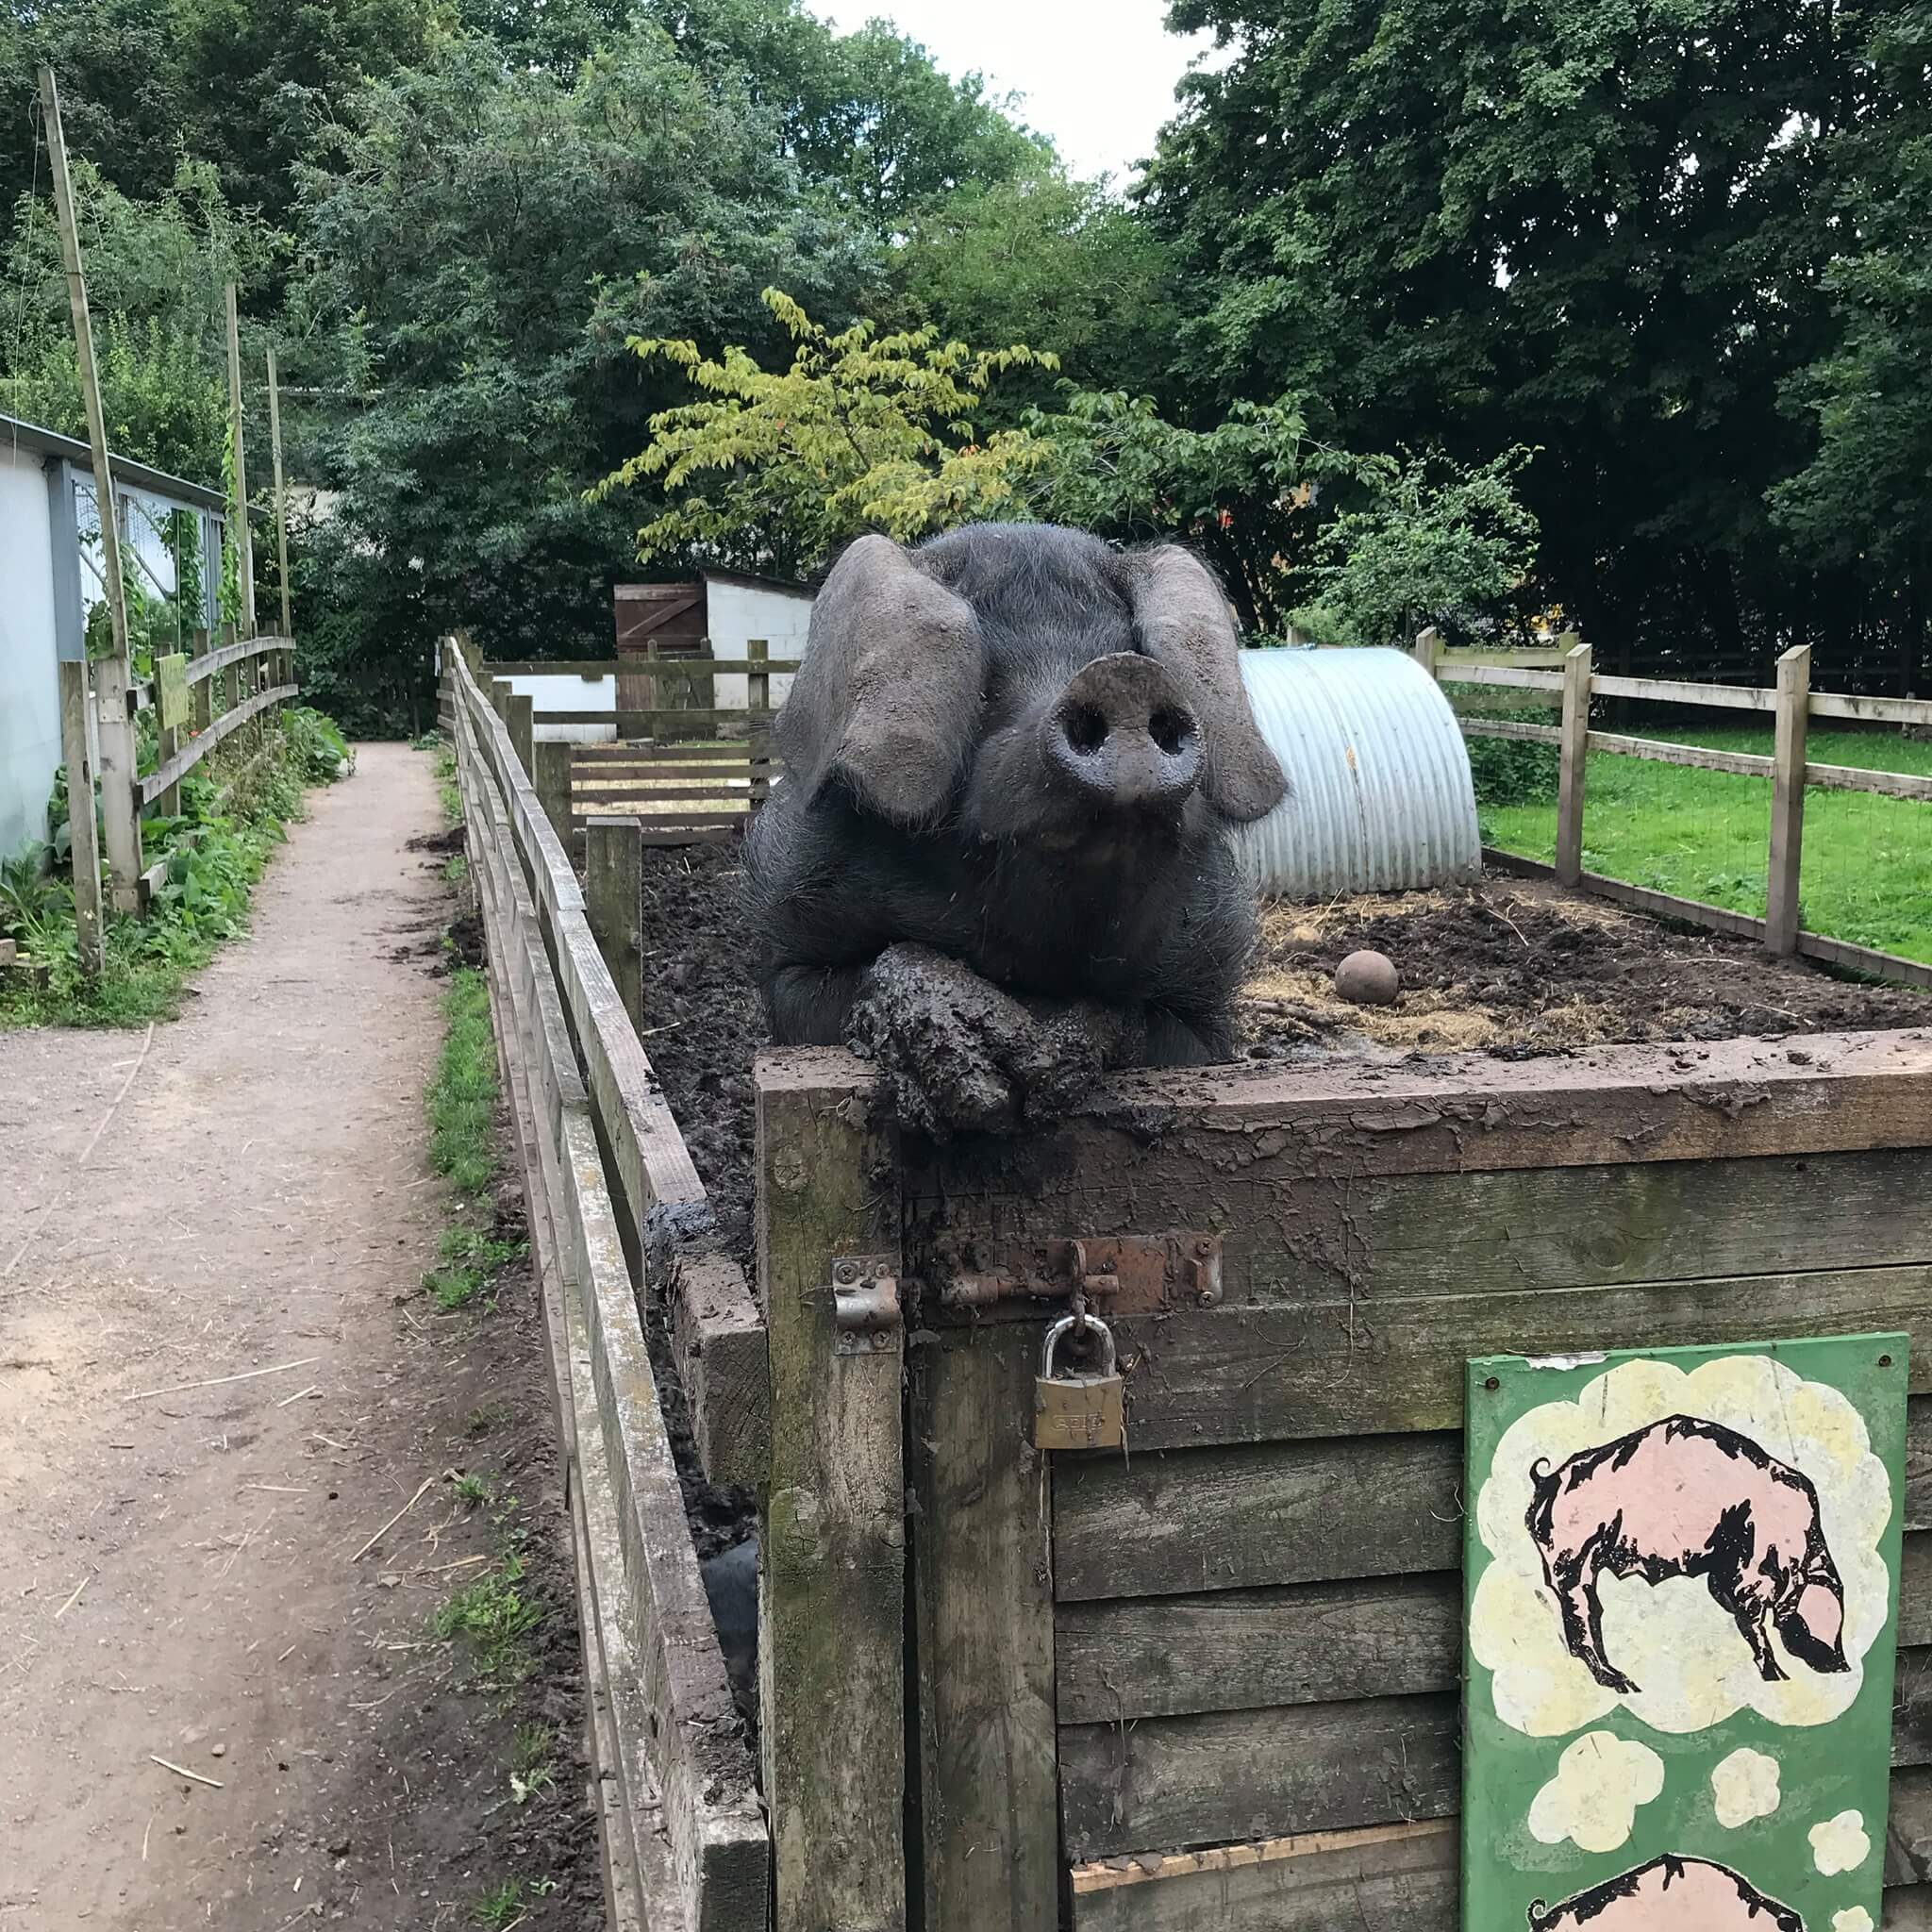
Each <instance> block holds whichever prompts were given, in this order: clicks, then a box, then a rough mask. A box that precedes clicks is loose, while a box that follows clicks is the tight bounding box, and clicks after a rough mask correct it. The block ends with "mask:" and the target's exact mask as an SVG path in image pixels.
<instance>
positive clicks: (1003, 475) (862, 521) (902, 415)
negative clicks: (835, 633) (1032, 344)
mask: <svg viewBox="0 0 1932 1932" xmlns="http://www.w3.org/2000/svg"><path fill="white" fill-rule="evenodd" d="M764 299H765V302H766V305H767V306H768V307H769V308H770V309H771V311H772V313H773V314H774V316H776V317H777V319H778V321H779V322H780V323H781V324H782V325H783V326H784V328H785V330H786V332H787V333H788V334H789V335H790V337H791V341H792V343H793V345H794V346H793V352H792V356H791V364H790V366H789V367H788V368H786V369H783V370H770V371H768V370H766V369H763V368H761V367H760V366H759V364H758V360H757V358H755V357H754V356H753V354H752V353H751V352H750V351H749V350H747V349H745V348H743V347H741V346H733V347H730V348H727V349H726V350H725V351H724V354H723V356H722V357H721V358H718V359H716V360H712V359H709V358H705V357H703V356H702V355H700V354H699V351H698V347H697V344H696V343H695V342H692V341H656V340H642V339H640V340H636V341H633V342H632V344H631V347H632V348H633V349H634V350H635V351H636V353H637V354H638V355H639V356H640V357H641V358H643V359H644V360H645V361H646V362H651V361H663V362H667V363H669V364H671V365H672V366H673V367H675V368H677V369H681V370H683V371H684V372H685V374H686V375H688V376H689V377H690V379H691V382H692V383H693V384H694V385H695V386H696V387H697V388H699V389H701V390H704V391H707V392H708V395H709V397H710V398H712V400H708V401H704V402H695V403H685V404H683V405H681V406H679V407H677V408H671V409H665V410H662V411H660V412H659V413H658V414H657V415H656V416H654V417H652V419H651V424H650V430H651V440H650V441H649V443H648V444H646V446H645V447H644V449H643V450H642V451H641V452H640V453H639V454H638V455H636V456H634V457H632V458H630V459H629V460H628V461H627V462H625V463H624V464H623V465H622V466H621V467H619V468H618V469H617V470H615V471H614V472H612V474H611V475H608V476H607V477H606V478H605V479H604V482H603V483H602V484H601V485H599V486H598V489H597V490H596V491H594V492H593V494H595V495H596V496H597V497H598V498H600V499H608V497H610V496H611V495H612V494H613V493H614V492H615V491H619V490H622V489H625V488H627V487H628V486H630V485H632V484H635V483H639V482H643V481H647V480H648V481H652V482H656V483H657V484H658V486H659V487H660V488H661V489H662V490H663V491H664V492H665V493H666V494H667V495H668V496H670V497H671V498H672V499H673V501H672V503H671V505H670V507H669V508H665V509H663V510H662V511H660V512H659V513H658V515H657V516H655V517H653V518H652V519H651V521H650V522H648V523H646V524H645V525H644V526H643V528H642V529H641V530H640V531H639V532H638V540H637V541H638V555H639V556H640V557H641V558H644V559H645V560H647V561H648V560H651V559H657V558H679V559H703V560H705V561H709V562H715V563H726V564H735V565H738V566H739V567H741V568H745V569H751V570H775V571H779V572H783V573H785V574H787V575H799V574H802V573H804V572H805V571H808V570H810V569H813V568H815V567H817V566H818V565H819V564H820V563H822V562H823V561H824V558H826V557H827V556H828V555H829V554H830V552H831V551H832V549H833V548H834V547H835V546H836V545H837V544H839V543H840V542H841V541H844V540H846V539H847V538H851V537H855V536H858V535H860V534H861V533H863V532H865V531H868V530H880V531H883V532H885V533H886V534H887V535H888V536H891V537H893V538H896V539H897V540H899V541H901V542H905V541H909V540H911V539H912V538H914V537H921V536H925V535H928V534H930V533H932V532H935V531H939V530H946V529H951V528H953V527H954V526H955V525H958V524H962V523H973V522H977V521H981V520H983V519H986V518H989V517H997V516H1000V515H1003V514H1004V515H1010V514H1014V513H1016V512H1017V513H1021V514H1024V501H1025V499H1024V487H1023V486H1024V478H1025V477H1026V475H1027V474H1028V473H1029V472H1030V471H1032V470H1034V469H1037V468H1038V467H1040V465H1041V463H1042V462H1043V460H1044V458H1045V455H1046V452H1045V451H1044V449H1043V448H1042V447H1041V445H1040V444H1038V443H1037V442H1036V441H1035V440H1034V439H1033V438H1032V437H1030V436H1028V435H1027V434H1026V433H1025V432H1024V431H1016V430H1003V431H1000V432H998V433H996V434H995V435H993V436H991V437H989V438H988V439H987V440H986V441H983V442H982V441H978V440H977V438H976V437H975V435H974V427H973V423H972V421H971V418H970V416H969V414H968V412H969V411H974V410H976V409H977V408H979V406H980V404H981V402H982V401H983V399H984V398H985V395H986V392H987V390H988V388H989V386H990V385H991V381H992V378H993V377H994V376H995V375H999V374H1001V373H1003V372H1004V371H1007V370H1011V369H1024V368H1030V367H1034V366H1040V367H1044V368H1049V369H1050V368H1052V367H1053V364H1054V358H1052V356H1051V355H1046V354H1040V353H1036V352H1035V351H1033V350H1031V349H1029V348H1027V347H1025V346H1024V344H1023V343H1015V344H1013V345H1012V346H1011V347H1009V348H1005V349H992V350H984V349H982V350H974V349H969V348H968V347H967V346H966V345H965V344H964V343H963V342H942V341H940V340H939V335H938V331H937V330H935V329H933V328H930V327H927V328H924V329H917V330H913V331H911V332H909V333H907V334H901V335H891V336H883V337H882V336H879V335H878V334H877V333H876V332H875V331H874V327H873V325H871V324H870V323H866V322H860V323H856V324H854V325H853V326H852V327H850V328H848V329H845V330H843V331H841V333H839V334H837V335H834V334H831V333H830V332H829V331H827V330H826V329H825V328H824V326H822V325H820V324H817V323H814V322H813V321H812V320H811V319H810V317H809V316H808V314H807V313H806V311H805V309H804V308H802V307H800V305H799V304H798V303H797V302H796V301H794V300H793V299H792V298H791V296H790V295H787V294H785V293H784V292H783V291H780V290H777V289H767V290H766V291H765V298H764Z"/></svg>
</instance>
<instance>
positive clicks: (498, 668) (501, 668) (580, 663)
mask: <svg viewBox="0 0 1932 1932" xmlns="http://www.w3.org/2000/svg"><path fill="white" fill-rule="evenodd" d="M476 675H478V676H479V677H482V678H486V679H487V678H491V677H538V676H541V677H580V678H582V679H583V681H584V682H585V683H586V684H599V683H602V682H603V680H604V679H605V678H607V677H615V676H616V675H617V660H616V658H504V659H502V660H501V661H498V660H495V659H491V660H489V661H487V662H479V663H478V665H477V667H476Z"/></svg>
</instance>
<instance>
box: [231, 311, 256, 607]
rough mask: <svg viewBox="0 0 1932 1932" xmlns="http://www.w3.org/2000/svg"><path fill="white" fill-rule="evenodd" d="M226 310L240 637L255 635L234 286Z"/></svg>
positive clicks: (252, 542)
mask: <svg viewBox="0 0 1932 1932" xmlns="http://www.w3.org/2000/svg"><path fill="white" fill-rule="evenodd" d="M226 300H227V307H228V414H229V416H230V417H232V418H233V420H234V425H235V518H236V522H237V524H238V525H240V527H239V528H238V529H237V530H236V532H235V546H236V548H235V554H236V556H237V557H238V558H240V559H241V570H242V636H243V637H245V638H252V637H254V636H255V634H256V633H255V540H254V538H253V537H251V536H250V535H249V531H248V464H247V462H246V460H245V458H244V454H243V451H242V325H241V321H240V319H239V317H238V316H237V314H236V309H235V285H234V283H233V282H230V283H228V285H227V289H226Z"/></svg>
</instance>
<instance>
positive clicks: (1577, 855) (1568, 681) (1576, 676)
mask: <svg viewBox="0 0 1932 1932" xmlns="http://www.w3.org/2000/svg"><path fill="white" fill-rule="evenodd" d="M1590 655H1591V654H1590V646H1589V645H1588V644H1586V643H1578V644H1575V645H1574V646H1573V647H1572V649H1571V651H1570V654H1569V656H1568V657H1566V658H1564V659H1563V722H1562V725H1561V730H1562V733H1563V740H1562V750H1561V758H1562V764H1561V768H1560V771H1559V773H1558V775H1557V879H1558V880H1559V881H1560V882H1561V883H1562V884H1564V885H1566V886H1574V885H1576V884H1577V883H1578V882H1579V881H1580V880H1581V879H1582V877H1583V774H1584V766H1585V763H1586V760H1587V758H1588V757H1589V752H1590Z"/></svg>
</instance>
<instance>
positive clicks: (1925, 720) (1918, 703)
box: [1766, 691, 1932, 724]
mask: <svg viewBox="0 0 1932 1932" xmlns="http://www.w3.org/2000/svg"><path fill="white" fill-rule="evenodd" d="M1766 708H1767V709H1769V708H1770V707H1769V706H1767V707H1766ZM1811 715H1812V716H1813V717H1814V718H1851V719H1855V720H1857V722H1858V723H1860V724H1932V698H1859V697H1853V696H1851V695H1849V694H1848V693H1847V692H1844V691H1813V692H1812V693H1811Z"/></svg>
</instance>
